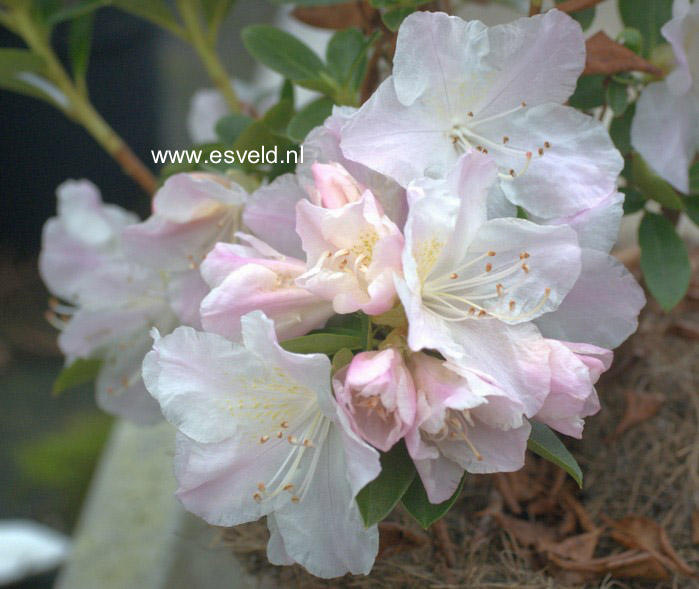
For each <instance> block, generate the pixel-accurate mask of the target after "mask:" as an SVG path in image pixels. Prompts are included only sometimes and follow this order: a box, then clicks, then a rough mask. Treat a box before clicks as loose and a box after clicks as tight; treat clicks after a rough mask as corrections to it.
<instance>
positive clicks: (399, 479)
mask: <svg viewBox="0 0 699 589" xmlns="http://www.w3.org/2000/svg"><path fill="white" fill-rule="evenodd" d="M414 478H415V465H414V464H413V461H412V459H411V458H410V456H409V455H408V450H407V449H406V447H405V443H404V442H403V440H401V441H400V442H398V443H397V444H396V445H395V446H393V448H391V449H390V450H389V451H388V452H386V453H382V454H381V473H380V474H379V476H378V477H377V478H376V479H374V480H373V481H371V482H370V483H369V484H368V485H367V486H366V487H364V488H363V489H362V490H361V491H359V493H358V495H357V505H358V506H359V513H361V514H362V519H363V520H364V525H365V526H366V527H367V528H368V527H370V526H373V525H374V524H377V523H379V522H380V521H382V520H383V519H385V518H386V517H387V516H388V515H389V514H390V513H391V512H392V511H393V508H394V507H395V506H396V505H397V504H398V502H399V501H400V499H401V497H403V494H404V493H405V492H406V491H407V489H408V487H409V486H410V484H411V483H412V482H413V479H414Z"/></svg>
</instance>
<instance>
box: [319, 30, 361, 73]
mask: <svg viewBox="0 0 699 589" xmlns="http://www.w3.org/2000/svg"><path fill="white" fill-rule="evenodd" d="M365 46H366V40H365V39H364V35H363V34H362V32H361V31H360V30H359V29H354V28H349V29H343V30H341V31H337V33H335V34H334V35H333V36H332V37H331V38H330V41H329V42H328V47H327V49H326V50H325V61H326V62H327V64H328V71H329V72H330V74H331V75H332V76H333V77H334V78H335V79H336V80H337V81H338V82H339V83H340V84H341V85H342V86H346V85H347V82H348V81H349V78H350V75H351V74H352V68H353V66H354V64H355V61H356V60H357V58H358V57H360V56H361V55H364V56H366V50H365ZM365 60H366V57H365Z"/></svg>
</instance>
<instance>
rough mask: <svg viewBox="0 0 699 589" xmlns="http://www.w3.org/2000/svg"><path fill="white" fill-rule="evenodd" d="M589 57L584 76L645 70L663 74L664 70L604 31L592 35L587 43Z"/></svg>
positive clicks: (657, 74) (650, 72)
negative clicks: (614, 39)
mask: <svg viewBox="0 0 699 589" xmlns="http://www.w3.org/2000/svg"><path fill="white" fill-rule="evenodd" d="M585 47H586V48H587V58H586V60H585V70H584V71H583V75H584V76H591V75H594V74H602V75H605V76H609V75H611V74H617V73H619V72H645V73H647V74H654V75H656V76H661V75H662V71H660V70H659V69H658V68H657V67H655V66H654V65H653V64H652V63H650V62H648V61H646V60H645V59H643V58H642V57H640V56H638V55H636V54H635V53H634V52H633V51H631V50H630V49H627V48H626V47H624V46H623V45H620V44H619V43H617V42H616V41H613V40H612V39H610V38H609V37H608V36H607V35H606V34H605V33H604V31H600V32H599V33H597V34H596V35H593V36H592V37H590V38H589V39H588V40H587V42H586V43H585Z"/></svg>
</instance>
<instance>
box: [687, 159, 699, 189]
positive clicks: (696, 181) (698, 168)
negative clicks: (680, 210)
mask: <svg viewBox="0 0 699 589" xmlns="http://www.w3.org/2000/svg"><path fill="white" fill-rule="evenodd" d="M689 194H699V162H697V163H696V164H694V165H693V166H692V167H691V168H689Z"/></svg>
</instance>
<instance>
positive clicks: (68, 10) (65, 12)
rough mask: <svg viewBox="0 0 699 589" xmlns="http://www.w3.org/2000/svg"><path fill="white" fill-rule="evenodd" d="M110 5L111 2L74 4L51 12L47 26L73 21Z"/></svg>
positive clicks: (84, 0)
mask: <svg viewBox="0 0 699 589" xmlns="http://www.w3.org/2000/svg"><path fill="white" fill-rule="evenodd" d="M111 4H112V0H82V2H75V3H74V4H70V5H68V6H64V7H63V8H60V9H58V10H55V11H53V12H52V13H51V14H50V15H49V16H48V19H47V22H48V24H49V26H54V25H57V24H58V23H61V22H64V21H66V20H73V19H75V18H79V17H81V16H85V15H87V14H92V13H94V11H95V10H97V9H98V8H102V7H104V6H109V5H111Z"/></svg>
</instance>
